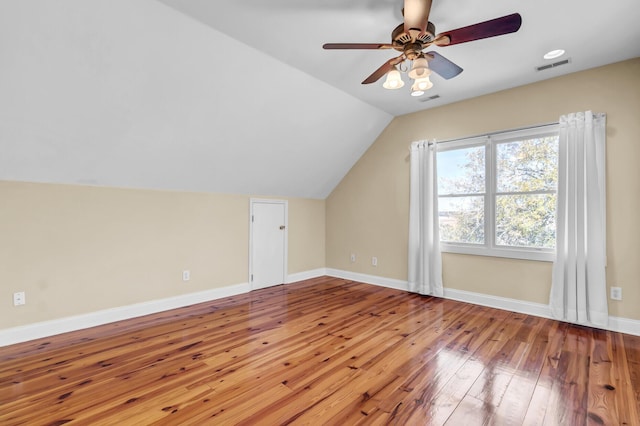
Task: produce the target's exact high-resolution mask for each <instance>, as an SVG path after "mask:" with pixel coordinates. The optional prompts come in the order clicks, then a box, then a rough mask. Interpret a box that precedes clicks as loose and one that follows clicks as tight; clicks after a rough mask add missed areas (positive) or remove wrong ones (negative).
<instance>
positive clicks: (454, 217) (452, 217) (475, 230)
mask: <svg viewBox="0 0 640 426" xmlns="http://www.w3.org/2000/svg"><path fill="white" fill-rule="evenodd" d="M438 211H439V216H440V241H446V242H452V243H471V244H484V196H472V197H439V198H438Z"/></svg>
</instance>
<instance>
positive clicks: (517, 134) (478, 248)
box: [437, 124, 558, 262]
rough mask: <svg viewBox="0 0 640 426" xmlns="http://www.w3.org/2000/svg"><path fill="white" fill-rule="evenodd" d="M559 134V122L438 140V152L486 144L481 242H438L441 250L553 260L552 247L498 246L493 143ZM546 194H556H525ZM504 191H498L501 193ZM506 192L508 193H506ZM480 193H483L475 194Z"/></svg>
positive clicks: (553, 250)
mask: <svg viewBox="0 0 640 426" xmlns="http://www.w3.org/2000/svg"><path fill="white" fill-rule="evenodd" d="M551 135H558V125H557V124H548V125H544V126H537V127H533V128H527V129H521V130H512V131H505V132H499V133H492V134H490V135H485V136H480V137H478V136H476V137H470V138H464V139H458V140H454V141H447V142H446V143H442V142H441V143H438V145H437V148H438V152H444V151H450V150H455V149H461V148H471V147H476V146H484V147H485V193H484V197H485V203H484V219H485V220H484V222H485V223H484V244H473V243H457V242H456V243H454V242H446V241H441V242H440V250H441V251H442V252H445V253H459V254H471V255H479V256H494V257H506V258H512V259H526V260H536V261H545V262H552V261H554V259H555V253H556V250H555V249H547V248H532V247H511V246H500V245H497V244H496V242H495V225H496V217H495V205H496V195H497V182H496V176H497V170H496V164H495V163H496V161H495V160H496V152H495V151H496V149H495V147H496V145H497V144H501V143H508V142H515V141H519V140H523V139H532V138H535V137H545V136H551ZM536 193H541V194H548V193H557V188H556V190H555V191H549V190H544V191H533V192H527V193H526V194H536ZM503 194H505V193H500V195H503ZM506 194H508V193H506ZM477 195H483V194H477Z"/></svg>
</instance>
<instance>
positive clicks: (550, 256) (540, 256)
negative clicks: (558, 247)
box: [440, 243, 556, 262]
mask: <svg viewBox="0 0 640 426" xmlns="http://www.w3.org/2000/svg"><path fill="white" fill-rule="evenodd" d="M440 250H441V251H442V252H443V253H456V254H470V255H474V256H490V257H505V258H509V259H522V260H534V261H538V262H553V261H555V258H556V252H555V250H553V251H551V250H542V249H540V250H536V249H517V248H511V249H507V248H489V247H484V246H472V245H462V244H461V245H454V244H444V243H443V244H440Z"/></svg>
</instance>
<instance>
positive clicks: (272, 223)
mask: <svg viewBox="0 0 640 426" xmlns="http://www.w3.org/2000/svg"><path fill="white" fill-rule="evenodd" d="M250 220H251V223H250V229H251V231H250V246H251V247H250V256H251V258H250V262H249V263H250V266H249V269H250V271H249V274H250V276H249V279H250V281H251V288H252V289H258V288H264V287H270V286H273V285H278V284H283V283H284V281H285V274H286V270H287V235H288V233H287V201H281V200H254V199H252V200H251V218H250Z"/></svg>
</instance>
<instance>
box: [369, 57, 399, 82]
mask: <svg viewBox="0 0 640 426" xmlns="http://www.w3.org/2000/svg"><path fill="white" fill-rule="evenodd" d="M402 61H404V53H403V54H402V55H400V56H398V57H397V58H392V59H389V60H388V61H387V62H385V63H384V64H382V66H381V67H380V68H378V69H377V70H375V71H374V72H373V74H371V75H370V76H369V77H367V78H365V79H364V81H363V82H362V84H371V83H375V82H376V81H378V80H380V78H381V77H382V76H383V75H385V74H386V73H388V72H389V71H391V70H392V69H393V67H395V66H396V65H398V64H399V63H400V62H402Z"/></svg>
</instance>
